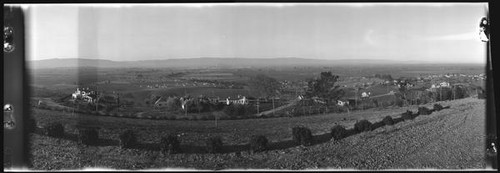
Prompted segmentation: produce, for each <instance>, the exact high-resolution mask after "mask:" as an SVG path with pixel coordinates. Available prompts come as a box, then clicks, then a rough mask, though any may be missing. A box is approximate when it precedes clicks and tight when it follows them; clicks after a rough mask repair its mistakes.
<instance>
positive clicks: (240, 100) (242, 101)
mask: <svg viewBox="0 0 500 173" xmlns="http://www.w3.org/2000/svg"><path fill="white" fill-rule="evenodd" d="M240 97H241V96H238V99H231V98H230V97H228V98H226V104H227V105H230V104H240V105H246V104H248V99H247V98H246V97H245V96H243V98H240Z"/></svg>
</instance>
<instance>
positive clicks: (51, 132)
mask: <svg viewBox="0 0 500 173" xmlns="http://www.w3.org/2000/svg"><path fill="white" fill-rule="evenodd" d="M45 135H47V136H50V137H64V126H63V125H62V124H61V123H59V122H56V123H50V124H49V125H47V127H46V130H45Z"/></svg>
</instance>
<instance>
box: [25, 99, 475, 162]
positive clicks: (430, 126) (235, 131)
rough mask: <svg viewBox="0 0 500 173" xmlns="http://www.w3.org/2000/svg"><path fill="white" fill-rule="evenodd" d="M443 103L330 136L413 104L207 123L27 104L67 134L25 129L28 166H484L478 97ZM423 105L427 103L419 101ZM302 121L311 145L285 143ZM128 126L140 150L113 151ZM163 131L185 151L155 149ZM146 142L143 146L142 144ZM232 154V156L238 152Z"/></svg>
mask: <svg viewBox="0 0 500 173" xmlns="http://www.w3.org/2000/svg"><path fill="white" fill-rule="evenodd" d="M438 103H441V104H442V105H444V106H450V107H451V108H450V109H445V110H442V111H439V112H434V113H432V114H431V115H420V116H418V117H417V118H415V119H414V120H410V121H404V122H400V123H397V124H395V125H393V126H383V127H380V128H377V129H375V130H373V131H370V132H363V133H360V134H356V135H351V136H349V137H347V138H345V139H342V140H340V141H330V140H329V137H328V136H329V134H328V133H329V131H330V128H331V127H333V125H334V124H340V125H343V126H345V127H347V128H352V127H353V124H354V123H355V122H356V120H361V119H367V120H369V121H371V122H377V121H380V120H381V119H382V118H383V117H385V116H387V115H389V116H392V117H393V118H397V117H399V116H400V114H401V113H402V112H404V111H406V110H407V109H410V110H413V111H414V112H415V111H416V108H417V107H416V106H413V107H401V108H400V107H392V108H387V109H371V110H367V111H357V112H351V113H349V114H348V113H342V114H327V115H317V116H309V117H295V118H269V119H249V120H223V121H219V122H218V127H215V124H214V122H213V121H179V120H176V121H169V120H139V119H128V118H116V117H100V116H89V115H75V116H71V115H68V114H64V113H60V112H54V111H48V110H37V109H35V110H34V111H33V112H32V114H33V116H34V117H35V119H36V120H37V121H38V123H39V125H40V126H43V125H44V124H47V123H48V122H52V121H61V122H62V123H63V124H65V126H66V133H69V134H70V135H68V136H70V137H68V139H56V138H50V137H47V136H43V135H39V134H32V135H31V139H32V140H31V141H32V142H33V143H32V153H33V168H34V169H79V168H82V167H108V168H115V169H149V168H195V169H209V170H210V169H231V168H234V169H238V168H243V169H248V168H254V169H318V168H319V169H327V168H332V169H349V168H354V169H411V168H419V169H422V168H437V169H464V168H477V169H483V168H485V162H484V154H483V153H484V152H483V148H484V147H483V146H484V138H485V137H484V125H485V124H484V118H485V117H484V115H485V111H484V105H485V103H484V100H478V99H474V98H465V99H460V100H454V101H445V102H438ZM425 106H427V107H431V106H432V104H427V105H425ZM76 125H80V126H93V127H98V128H99V135H100V138H102V139H105V140H104V141H105V142H103V144H102V145H98V146H82V145H77V143H76V142H75V141H73V140H72V138H71V136H72V135H73V136H74V134H76V128H75V126H76ZM296 125H304V126H306V127H308V128H310V129H311V130H312V132H313V134H314V135H315V138H316V139H317V140H316V141H318V142H316V143H315V144H314V145H313V146H310V147H301V146H295V145H293V144H291V142H290V139H291V135H292V134H291V128H292V127H294V126H296ZM125 129H133V130H134V131H135V132H136V133H138V137H139V141H141V142H142V143H144V144H143V145H144V146H145V147H144V148H141V149H123V150H122V149H120V148H119V147H118V146H116V145H117V139H118V135H119V133H120V132H122V131H124V130H125ZM168 133H185V136H182V137H181V145H182V147H183V150H184V151H185V153H181V154H174V155H163V154H160V152H159V151H158V150H157V149H155V143H158V142H159V139H160V137H161V136H163V135H166V134H168ZM253 134H258V135H265V136H266V137H267V138H268V139H270V141H271V142H272V144H271V148H272V149H271V150H269V151H265V152H263V153H257V154H249V153H247V152H246V151H245V149H244V148H245V144H246V143H247V142H248V140H249V137H250V136H251V135H253ZM215 135H218V136H222V137H223V142H224V144H226V145H227V146H226V148H227V152H225V153H223V154H205V153H204V152H203V151H202V149H200V147H202V146H203V142H204V141H205V139H206V138H208V137H210V136H215ZM147 146H149V147H147ZM238 153H239V154H238Z"/></svg>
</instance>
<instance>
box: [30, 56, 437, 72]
mask: <svg viewBox="0 0 500 173" xmlns="http://www.w3.org/2000/svg"><path fill="white" fill-rule="evenodd" d="M28 63H29V66H30V67H31V68H35V69H38V68H60V67H68V68H74V67H99V68H133V67H136V68H175V67H178V68H245V67H276V66H288V67H290V66H338V65H342V66H344V65H387V64H428V63H430V62H423V61H420V62H417V61H396V60H385V59H382V60H379V59H339V60H322V59H306V58H190V59H165V60H140V61H111V60H104V59H81V58H72V59H58V58H55V59H45V60H34V61H29V62H28Z"/></svg>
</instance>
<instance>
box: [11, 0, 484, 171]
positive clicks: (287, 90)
mask: <svg viewBox="0 0 500 173" xmlns="http://www.w3.org/2000/svg"><path fill="white" fill-rule="evenodd" d="M25 6H26V8H25V26H26V32H25V34H26V36H25V37H26V47H27V49H26V50H27V51H26V57H27V58H26V66H27V67H26V68H27V73H28V75H29V78H30V79H29V88H30V90H31V91H30V99H29V105H30V108H29V110H30V119H29V121H27V122H25V124H26V123H28V124H29V125H32V126H33V127H35V128H33V130H31V131H29V132H25V133H29V155H30V156H29V159H30V166H29V167H28V169H30V170H86V169H104V170H408V169H410V170H421V169H423V170H427V169H430V170H483V169H487V167H488V165H487V162H486V151H485V146H486V137H485V136H486V135H485V134H486V133H485V126H486V109H485V108H486V99H485V98H486V95H487V94H486V92H485V82H486V75H485V72H486V71H485V67H486V61H487V58H486V57H487V49H486V47H487V43H486V42H485V40H484V39H485V38H484V35H481V34H484V33H482V32H480V31H481V29H480V25H479V24H480V20H481V18H482V17H483V16H485V14H486V11H487V7H488V4H487V3H413V4H412V3H345V4H343V3H311V4H309V3H300V4H293V3H247V4H245V3H242V4H113V5H111V4H101V5H98V4H71V5H70V4H65V5H62V4H50V5H46V4H45V5H44V4H36V5H25ZM4 109H5V108H4ZM4 165H5V162H4Z"/></svg>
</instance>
